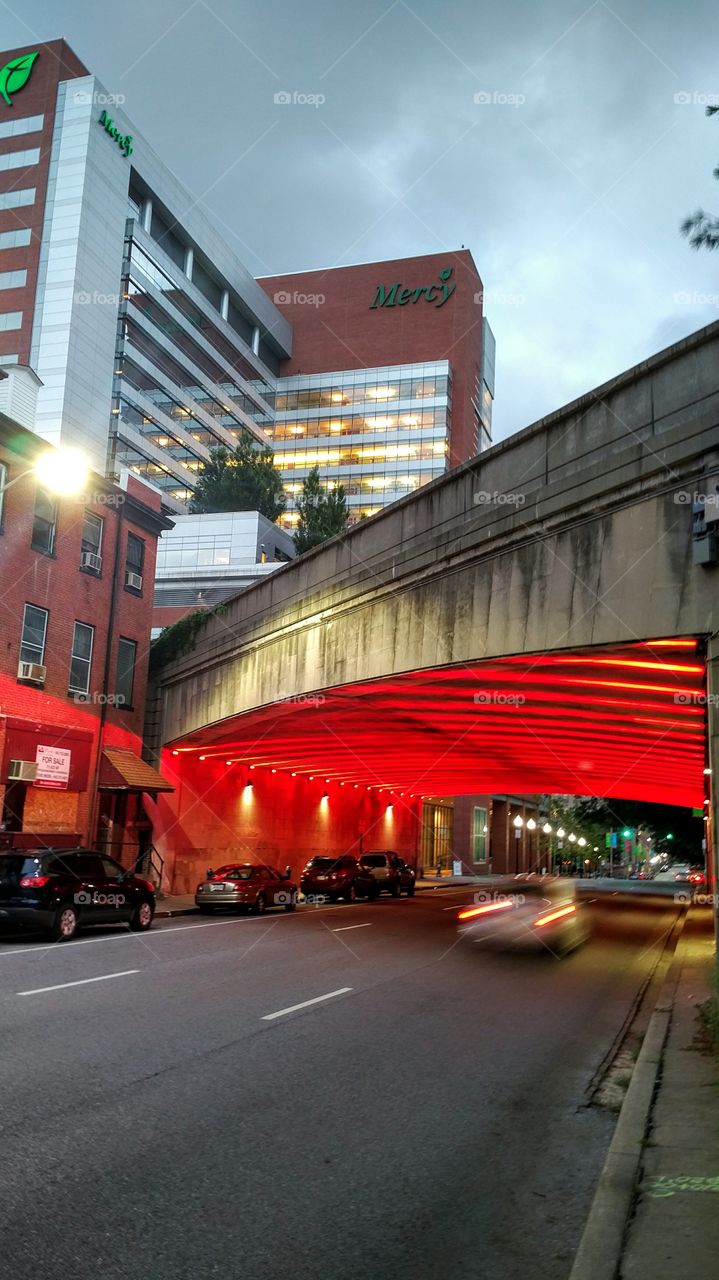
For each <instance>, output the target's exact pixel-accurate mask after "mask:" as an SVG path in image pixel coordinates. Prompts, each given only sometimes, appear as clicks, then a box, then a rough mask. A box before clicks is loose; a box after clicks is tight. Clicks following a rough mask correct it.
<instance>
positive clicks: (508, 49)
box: [0, 0, 719, 440]
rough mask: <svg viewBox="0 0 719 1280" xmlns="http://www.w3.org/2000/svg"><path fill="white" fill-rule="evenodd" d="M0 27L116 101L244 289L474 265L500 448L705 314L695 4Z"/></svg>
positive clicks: (17, 16) (708, 273)
mask: <svg viewBox="0 0 719 1280" xmlns="http://www.w3.org/2000/svg"><path fill="white" fill-rule="evenodd" d="M0 5H1V6H2V10H3V24H2V32H3V41H4V47H5V48H13V47H15V46H18V45H22V44H28V43H31V42H34V41H41V40H43V39H52V38H55V37H57V36H60V35H64V36H65V38H66V39H67V41H68V42H69V44H70V45H71V46H72V47H73V48H74V49H75V51H76V53H77V54H78V55H79V56H80V57H81V58H82V59H83V60H84V62H85V63H86V64H87V65H88V66H89V68H90V69H91V71H93V72H95V73H96V74H97V75H98V76H99V78H100V79H101V80H102V81H103V83H104V84H105V86H106V88H107V89H108V90H111V91H114V92H116V93H123V94H125V96H126V99H127V101H126V104H125V109H126V111H127V112H128V114H129V116H130V118H131V119H132V120H133V122H134V123H135V124H136V125H137V127H138V128H139V129H141V131H142V132H143V133H144V134H145V136H146V137H147V139H148V141H149V142H150V143H151V144H152V145H153V146H154V147H155V148H156V149H157V150H158V151H159V153H160V154H161V155H162V157H163V158H164V160H165V161H166V163H167V164H168V165H169V166H170V168H172V169H173V170H174V171H175V172H176V173H177V174H178V176H179V177H180V178H181V179H182V180H183V182H184V183H185V184H186V185H187V186H188V187H189V188H191V190H192V191H193V192H194V193H195V195H196V196H197V197H199V198H201V200H202V203H203V204H204V207H205V208H206V210H207V211H208V212H209V213H210V214H211V215H212V216H213V217H214V218H215V219H216V221H217V222H218V223H219V225H220V226H221V227H222V228H223V229H224V231H225V233H226V235H227V236H228V239H229V240H230V242H231V243H232V244H233V245H234V247H235V249H236V251H237V252H238V254H239V255H240V256H241V257H242V258H243V260H244V262H245V263H246V265H247V267H248V268H249V269H250V270H251V271H252V272H253V273H254V274H256V275H262V274H269V273H272V272H279V271H293V270H302V269H305V268H310V267H317V266H326V265H338V264H344V263H352V262H364V261H368V260H372V259H377V258H390V257H399V256H404V255H410V254H418V253H434V252H438V251H441V250H442V249H454V248H457V247H459V245H461V244H464V245H465V246H466V247H467V248H469V249H471V250H472V253H473V255H474V258H475V261H476V263H477V267H478V269H479V272H480V275H481V276H482V279H483V281H484V286H485V297H486V303H485V310H486V313H487V315H488V317H489V320H490V323H491V324H492V327H493V329H494V331H495V334H496V338H497V386H496V401H495V418H494V428H495V429H494V436H495V439H496V440H498V439H502V438H503V437H504V436H506V435H508V434H509V433H511V432H512V431H515V430H517V429H519V428H521V427H523V426H526V425H527V424H528V423H530V422H532V421H534V420H535V419H536V418H538V417H541V416H542V415H543V414H545V413H547V412H549V411H551V410H552V409H554V408H557V407H559V406H560V405H561V404H564V403H565V402H566V401H567V400H570V399H572V398H573V397H574V396H576V395H579V394H581V393H582V392H584V391H586V390H589V389H590V388H591V387H592V386H595V385H597V384H598V383H600V382H602V381H603V380H605V379H606V378H609V377H611V376H613V375H614V374H615V373H618V372H620V371H621V370H622V369H624V368H626V367H628V366H629V365H632V364H634V363H636V362H637V361H638V360H641V359H643V358H645V357H646V356H648V355H650V354H651V353H652V352H654V351H657V350H659V349H660V348H661V347H662V346H666V345H667V344H668V343H670V342H673V341H675V340H676V339H677V338H679V337H682V336H683V335H685V334H687V333H690V332H691V331H692V330H694V329H697V328H700V327H701V326H702V325H704V324H707V323H709V322H710V321H712V320H713V319H715V318H716V317H717V314H718V310H719V308H718V305H717V304H718V302H719V255H717V256H712V255H710V254H706V253H703V254H696V253H694V252H692V251H691V250H690V249H689V248H688V247H687V244H686V241H685V240H683V239H682V238H681V237H680V235H679V230H678V227H679V223H680V221H681V218H682V217H683V215H684V214H686V213H688V212H691V211H693V210H694V209H695V208H696V207H697V206H699V205H703V206H704V207H705V208H708V209H715V208H718V207H719V184H717V183H716V182H715V181H714V180H713V179H712V176H711V174H712V169H713V167H714V165H715V164H716V163H717V162H719V117H717V118H714V119H708V118H707V117H706V116H705V113H704V103H705V101H706V98H707V96H708V95H712V94H716V95H719V68H718V65H717V56H716V55H717V38H716V37H717V16H716V9H715V6H714V5H710V4H709V2H708V0H694V2H693V3H690V4H679V3H678V0H612V5H611V7H610V5H609V4H605V3H603V0H596V2H595V3H592V4H587V3H585V0H546V2H545V3H539V0H482V2H481V3H478V0H412V2H411V3H405V2H404V0H394V3H387V2H386V0H362V3H357V2H356V0H300V3H298V0H259V2H256V3H253V4H249V3H246V2H242V3H240V2H239V0H211V3H209V4H208V3H205V2H204V0H192V2H191V3H187V4H186V3H185V0H122V2H121V3H115V4H111V5H107V4H101V3H98V0H62V2H61V3H58V0H22V4H21V3H19V0H11V2H10V3H5V0H0ZM288 93H289V94H291V95H297V96H298V98H299V99H301V97H302V96H303V95H304V96H306V97H307V98H312V97H313V96H314V98H315V102H314V104H313V102H311V101H302V100H298V101H296V102H294V103H291V104H289V105H288V104H286V103H282V102H279V103H278V102H276V101H275V95H276V94H288ZM476 95H479V100H475V97H476ZM319 98H323V99H324V101H321V102H319V101H318V100H319ZM717 101H719V96H717Z"/></svg>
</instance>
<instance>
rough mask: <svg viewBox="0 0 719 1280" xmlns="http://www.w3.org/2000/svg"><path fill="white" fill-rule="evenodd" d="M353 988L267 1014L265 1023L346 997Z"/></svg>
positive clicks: (342, 989) (331, 992) (330, 992)
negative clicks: (327, 1001) (334, 998)
mask: <svg viewBox="0 0 719 1280" xmlns="http://www.w3.org/2000/svg"><path fill="white" fill-rule="evenodd" d="M351 990H352V987H340V988H339V990H338V991H328V992H327V995H326V996H315V997H314V999H313V1000H303V1001H302V1003H301V1004H291V1005H290V1007H289V1009H278V1010H277V1012H276V1013H265V1014H264V1015H263V1017H262V1021H263V1022H271V1021H272V1019H273V1018H284V1016H285V1014H286V1013H296V1012H297V1010H298V1009H308V1008H309V1006H310V1005H311V1004H321V1003H322V1001H323V1000H332V999H333V997H334V996H343V995H346V993H347V992H348V991H351Z"/></svg>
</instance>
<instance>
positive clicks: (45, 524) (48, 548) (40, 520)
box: [30, 489, 57, 556]
mask: <svg viewBox="0 0 719 1280" xmlns="http://www.w3.org/2000/svg"><path fill="white" fill-rule="evenodd" d="M56 522H57V502H56V501H55V498H54V497H53V496H52V494H51V493H49V492H48V490H47V489H38V491H37V493H36V495H35V515H34V517H33V522H32V542H31V544H30V545H31V546H32V549H33V551H42V552H43V553H44V554H45V555H48V556H51V555H52V549H53V547H54V545H55V525H56Z"/></svg>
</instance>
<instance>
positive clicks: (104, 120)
mask: <svg viewBox="0 0 719 1280" xmlns="http://www.w3.org/2000/svg"><path fill="white" fill-rule="evenodd" d="M98 124H101V125H102V126H103V128H104V129H105V131H106V133H109V135H110V137H111V138H114V139H115V142H116V143H117V145H118V147H119V148H120V150H121V151H124V153H125V155H126V156H131V155H132V134H131V133H120V130H119V129H118V127H117V125H116V124H115V122H114V120H111V119H110V117H109V115H108V114H107V111H102V112H101V113H100V118H99V120H98Z"/></svg>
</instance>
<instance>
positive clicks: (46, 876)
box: [0, 849, 155, 942]
mask: <svg viewBox="0 0 719 1280" xmlns="http://www.w3.org/2000/svg"><path fill="white" fill-rule="evenodd" d="M154 914H155V886H154V885H153V884H151V883H150V881H149V880H143V879H142V878H141V877H140V876H136V875H134V874H133V873H132V872H131V871H126V870H125V869H124V868H123V867H121V866H120V864H119V862H115V861H114V860H113V859H112V858H108V857H106V855H105V854H104V853H102V854H101V853H96V852H95V851H94V850H92V849H22V850H20V849H17V850H14V851H13V850H11V851H10V852H8V853H0V924H2V923H4V922H7V923H15V924H20V925H29V926H30V927H31V928H36V929H44V930H47V932H49V934H50V935H51V937H53V938H54V939H56V941H59V942H67V941H68V940H69V939H70V938H72V937H74V935H75V933H76V932H77V930H78V928H79V927H80V926H81V925H86V924H129V926H130V928H131V929H134V930H137V931H138V932H139V931H142V930H144V929H149V928H150V925H151V924H152V918H153V916H154Z"/></svg>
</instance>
